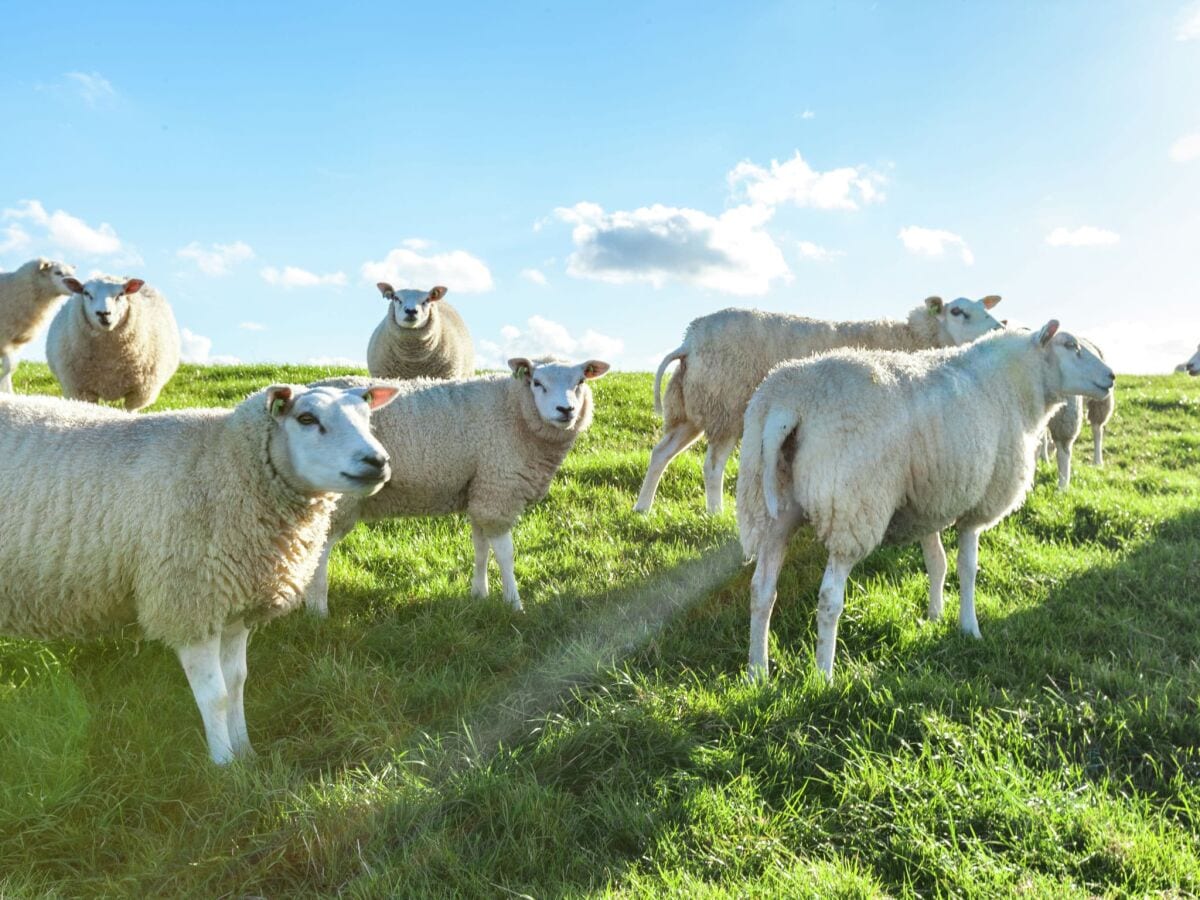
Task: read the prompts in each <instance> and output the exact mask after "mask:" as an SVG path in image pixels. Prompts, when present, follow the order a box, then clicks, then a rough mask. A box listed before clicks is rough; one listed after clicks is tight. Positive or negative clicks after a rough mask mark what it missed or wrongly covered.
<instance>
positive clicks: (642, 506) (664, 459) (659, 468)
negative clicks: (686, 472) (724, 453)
mask: <svg viewBox="0 0 1200 900" xmlns="http://www.w3.org/2000/svg"><path fill="white" fill-rule="evenodd" d="M700 433H701V429H699V428H697V427H696V426H695V425H693V424H692V423H691V422H682V423H680V424H679V425H676V426H675V427H674V428H672V429H671V430H670V431H668V432H667V433H666V434H665V435H663V439H662V440H661V441H659V442H658V443H657V444H656V445H655V446H654V449H653V450H652V451H650V466H649V467H648V468H647V469H646V477H645V478H643V479H642V489H641V491H639V492H638V498H637V503H635V504H634V505H633V511H634V512H649V511H650V507H651V505H652V504H653V503H654V494H655V492H656V491H657V490H658V483H659V481H661V480H662V476H663V472H665V471H666V470H667V465H668V464H669V463H670V462H671V460H673V459H674V458H675V457H676V456H678V455H679V454H680V453H682V452H683V451H684V450H686V449H687V448H688V447H690V446H692V444H694V443H696V439H697V438H699V437H700Z"/></svg>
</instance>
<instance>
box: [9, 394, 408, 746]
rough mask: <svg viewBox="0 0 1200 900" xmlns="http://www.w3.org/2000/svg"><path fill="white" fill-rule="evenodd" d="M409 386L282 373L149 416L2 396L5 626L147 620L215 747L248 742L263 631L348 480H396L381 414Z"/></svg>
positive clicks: (55, 628) (294, 586)
mask: <svg viewBox="0 0 1200 900" xmlns="http://www.w3.org/2000/svg"><path fill="white" fill-rule="evenodd" d="M395 394H396V390H395V389H394V388H390V387H386V386H380V385H370V386H368V387H365V388H359V389H354V390H349V391H341V390H336V389H333V388H316V389H311V390H310V389H306V388H299V387H293V386H290V385H275V386H274V387H270V388H267V389H266V390H265V391H261V392H259V393H257V394H254V395H252V396H251V397H250V398H249V399H247V400H246V401H244V402H243V403H242V404H241V405H240V406H238V407H237V408H236V409H233V410H228V409H203V410H201V409H190V410H186V411H180V412H169V413H156V414H150V415H145V416H133V415H130V414H129V413H127V412H122V411H120V410H115V409H107V408H104V407H95V406H90V405H88V404H85V403H79V402H76V401H71V400H59V399H56V398H50V397H14V398H12V399H9V400H0V509H3V510H4V536H3V540H0V572H3V575H4V577H3V578H0V634H5V635H12V636H15V637H26V638H37V639H40V640H55V639H59V638H88V637H93V636H96V635H100V634H103V633H105V632H107V631H111V630H113V629H117V628H120V627H122V626H126V625H132V624H137V625H139V626H141V629H142V631H143V632H144V633H145V635H146V636H147V637H149V638H153V639H156V640H161V641H163V642H164V643H166V644H167V645H168V646H170V647H171V648H173V649H174V650H175V652H176V653H177V654H178V656H179V661H180V662H181V663H182V664H183V669H184V671H185V673H186V674H187V678H188V682H189V684H190V685H191V688H192V692H193V693H194V695H195V697H196V703H197V705H198V706H199V707H200V714H201V716H202V717H203V719H204V731H205V734H206V735H207V738H208V748H209V752H210V754H211V756H212V758H213V761H214V762H216V763H226V762H229V761H230V760H231V759H232V758H233V757H234V756H237V755H242V754H245V753H248V752H249V751H250V740H249V737H248V736H247V732H246V720H245V713H244V711H243V706H242V688H243V685H244V683H245V679H246V641H247V638H248V636H249V628H250V627H251V626H252V625H254V624H255V623H258V622H261V621H264V620H267V619H270V618H273V617H275V616H278V615H281V614H283V613H286V612H289V611H290V610H292V609H294V608H295V607H296V606H297V605H298V604H299V603H300V596H301V594H302V593H303V591H304V589H305V587H306V586H307V585H308V582H309V580H310V578H311V577H312V574H313V572H314V570H315V569H316V567H317V561H318V559H319V557H320V555H321V548H322V547H323V545H324V542H325V536H326V534H327V533H328V531H329V519H330V514H331V513H332V512H333V509H334V501H335V500H336V498H337V495H338V493H345V494H353V495H368V494H371V493H373V492H375V491H377V490H378V489H379V487H380V486H381V485H382V484H383V482H384V481H385V480H386V479H387V478H388V474H389V472H388V462H387V454H386V453H385V451H384V449H383V448H382V447H381V446H380V444H379V442H378V441H377V440H376V439H375V438H374V437H372V435H371V431H370V421H369V413H370V411H371V410H374V409H378V408H379V407H380V406H382V405H384V404H385V403H387V402H389V401H390V400H391V399H392V397H394V396H395Z"/></svg>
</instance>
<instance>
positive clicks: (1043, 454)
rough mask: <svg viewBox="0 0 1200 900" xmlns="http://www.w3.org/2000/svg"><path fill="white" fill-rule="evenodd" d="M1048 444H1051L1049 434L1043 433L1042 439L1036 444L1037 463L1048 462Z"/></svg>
mask: <svg viewBox="0 0 1200 900" xmlns="http://www.w3.org/2000/svg"><path fill="white" fill-rule="evenodd" d="M1050 444H1051V441H1050V432H1048V431H1043V432H1042V439H1041V441H1040V442H1039V443H1038V450H1037V461H1038V462H1050Z"/></svg>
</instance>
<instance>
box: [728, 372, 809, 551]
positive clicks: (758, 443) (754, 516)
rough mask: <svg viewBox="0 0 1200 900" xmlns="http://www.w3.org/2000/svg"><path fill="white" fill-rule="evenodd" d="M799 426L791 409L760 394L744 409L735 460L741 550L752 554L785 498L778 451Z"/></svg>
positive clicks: (796, 415)
mask: <svg viewBox="0 0 1200 900" xmlns="http://www.w3.org/2000/svg"><path fill="white" fill-rule="evenodd" d="M799 425H800V416H799V413H797V412H796V411H795V410H794V409H789V408H787V407H781V406H779V405H777V404H771V403H768V402H766V400H765V398H764V397H763V396H761V395H756V396H755V397H754V398H752V399H751V401H750V405H749V407H747V409H746V419H745V430H744V433H743V434H742V455H741V460H740V461H739V462H738V484H737V512H738V528H739V532H740V534H741V539H742V550H743V552H744V553H745V555H746V558H747V559H750V558H752V557H754V556H755V555H756V554H757V551H758V544H759V541H760V539H761V538H762V535H763V532H764V531H765V529H766V528H767V526H768V525H769V524H770V522H769V521H768V519H777V518H779V514H780V511H781V509H782V508H783V506H784V503H785V501H786V494H787V490H788V487H787V485H784V484H781V483H780V478H779V463H780V453H781V452H782V450H783V445H784V442H786V441H787V439H788V436H789V435H790V434H791V433H792V432H793V431H794V430H795V429H796V428H797V427H798V426H799Z"/></svg>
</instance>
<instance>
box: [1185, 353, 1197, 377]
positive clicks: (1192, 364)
mask: <svg viewBox="0 0 1200 900" xmlns="http://www.w3.org/2000/svg"><path fill="white" fill-rule="evenodd" d="M1184 368H1185V369H1187V373H1188V374H1189V375H1193V376H1194V375H1200V347H1197V348H1196V352H1195V353H1194V354H1193V355H1192V358H1191V359H1189V360H1188V361H1187V363H1186V364H1185V365H1184Z"/></svg>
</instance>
